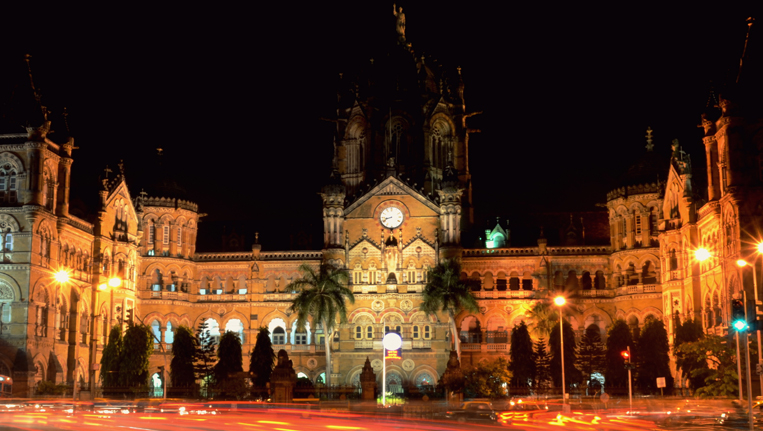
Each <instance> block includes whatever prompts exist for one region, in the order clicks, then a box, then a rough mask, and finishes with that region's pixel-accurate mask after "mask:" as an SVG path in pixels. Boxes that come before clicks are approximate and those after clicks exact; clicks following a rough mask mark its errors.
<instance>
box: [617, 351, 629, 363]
mask: <svg viewBox="0 0 763 431" xmlns="http://www.w3.org/2000/svg"><path fill="white" fill-rule="evenodd" d="M620 355H622V357H623V359H625V363H626V364H627V363H629V362H630V361H631V354H630V353H628V351H627V350H623V351H622V352H620Z"/></svg>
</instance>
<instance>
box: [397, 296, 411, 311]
mask: <svg viewBox="0 0 763 431" xmlns="http://www.w3.org/2000/svg"><path fill="white" fill-rule="evenodd" d="M400 309H402V310H403V311H411V310H412V309H413V302H411V300H410V299H403V300H402V301H400Z"/></svg>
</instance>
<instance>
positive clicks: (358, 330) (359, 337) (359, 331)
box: [355, 325, 363, 340]
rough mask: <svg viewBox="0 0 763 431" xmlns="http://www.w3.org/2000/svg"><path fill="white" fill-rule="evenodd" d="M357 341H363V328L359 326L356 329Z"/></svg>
mask: <svg viewBox="0 0 763 431" xmlns="http://www.w3.org/2000/svg"><path fill="white" fill-rule="evenodd" d="M355 339H356V340H362V339H363V327H362V326H360V325H357V326H356V327H355Z"/></svg>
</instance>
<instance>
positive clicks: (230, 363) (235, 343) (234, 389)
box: [212, 331, 246, 399]
mask: <svg viewBox="0 0 763 431" xmlns="http://www.w3.org/2000/svg"><path fill="white" fill-rule="evenodd" d="M217 357H218V358H219V359H218V361H217V363H216V364H215V365H214V367H212V372H213V375H214V382H215V391H216V392H217V395H216V397H215V398H216V399H218V397H219V398H221V399H230V398H239V397H242V396H244V394H245V393H246V383H245V380H244V378H242V377H241V376H240V373H241V372H242V371H244V368H243V366H242V354H241V339H240V338H239V337H238V334H236V333H235V332H232V331H226V332H225V333H224V334H223V335H222V337H220V345H219V347H218V349H217Z"/></svg>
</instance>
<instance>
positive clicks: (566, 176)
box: [0, 1, 763, 238]
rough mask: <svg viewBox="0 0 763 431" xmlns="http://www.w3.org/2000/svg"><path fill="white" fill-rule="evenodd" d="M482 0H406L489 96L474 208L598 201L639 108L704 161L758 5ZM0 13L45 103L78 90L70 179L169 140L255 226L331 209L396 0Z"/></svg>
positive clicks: (209, 199) (621, 163)
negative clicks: (345, 110)
mask: <svg viewBox="0 0 763 431" xmlns="http://www.w3.org/2000/svg"><path fill="white" fill-rule="evenodd" d="M471 3H476V2H469V4H466V3H464V4H461V5H460V6H458V7H446V3H443V2H434V1H417V2H407V3H402V5H403V7H404V11H405V13H406V18H407V36H408V40H409V41H410V42H411V43H412V44H413V48H414V49H415V50H417V51H418V52H422V51H423V52H427V53H431V54H433V55H435V56H436V57H438V58H440V60H441V62H442V63H443V64H446V65H451V66H457V65H458V66H462V68H463V76H464V80H465V84H466V98H467V109H468V110H472V111H483V112H484V114H482V115H481V116H477V117H474V118H473V122H472V123H471V124H472V127H478V128H480V129H481V130H482V133H481V134H478V135H474V136H473V138H472V140H471V144H470V145H471V147H470V157H471V170H472V174H473V184H474V192H475V195H474V199H475V206H476V207H477V208H478V214H477V218H478V219H480V218H481V219H484V218H486V217H491V218H492V217H494V216H496V215H502V216H506V215H511V214H513V213H516V212H520V211H530V210H532V211H539V210H544V211H545V210H553V211H579V210H588V209H592V208H594V204H595V203H603V202H604V201H605V199H606V192H607V191H609V190H610V189H611V188H612V185H613V184H614V183H615V181H616V179H617V178H618V177H619V175H620V174H621V173H622V172H623V171H624V170H625V169H626V168H627V167H628V165H629V164H630V163H631V162H632V161H633V160H635V159H636V158H638V156H639V155H641V154H642V152H643V151H645V150H644V144H645V142H644V137H643V136H644V134H645V129H646V128H647V126H651V127H652V128H653V129H654V136H655V144H656V146H657V147H658V148H663V149H665V148H667V147H669V143H670V141H671V140H672V139H673V138H678V139H679V140H680V142H681V144H682V146H683V147H684V149H685V150H687V151H689V152H690V153H691V155H692V159H693V161H694V166H695V168H694V169H695V174H696V175H698V176H700V175H702V174H703V171H704V168H703V164H704V157H703V156H704V155H703V153H704V150H703V147H702V144H701V135H700V131H699V129H698V128H697V125H698V124H699V114H700V113H701V111H702V109H703V108H704V106H705V102H706V101H707V98H708V89H709V82H710V80H711V79H716V80H718V79H719V78H721V77H722V76H724V74H728V73H732V74H733V72H734V71H735V67H736V66H737V64H738V58H739V56H740V54H741V51H742V47H743V43H744V36H745V31H746V26H745V21H744V20H745V19H746V18H747V17H748V16H749V15H751V14H752V11H750V10H744V9H742V8H736V9H734V7H733V6H726V5H724V6H723V8H715V9H712V10H710V9H702V8H701V7H699V6H692V7H691V8H686V9H676V8H670V9H668V8H647V7H646V6H645V3H633V4H630V5H629V4H627V3H621V4H617V5H616V6H615V5H613V4H610V5H609V6H608V8H602V7H593V6H585V5H581V4H580V2H575V3H570V4H568V5H567V6H563V7H551V6H550V5H549V4H547V3H545V2H526V3H537V5H530V4H524V5H521V6H517V4H518V3H517V2H504V3H505V4H503V5H501V6H498V7H496V6H495V5H493V4H492V3H494V2H490V3H488V2H484V3H482V4H471ZM0 8H2V7H0ZM1 12H3V11H2V10H0V13H1ZM5 12H6V13H1V14H2V15H3V16H5V17H10V16H15V17H16V21H15V22H14V23H13V24H12V25H11V26H10V27H8V26H6V27H4V29H3V30H2V31H3V33H2V35H3V41H2V46H3V48H2V51H0V52H2V61H3V64H4V65H14V64H21V65H22V66H23V64H22V63H21V62H22V56H23V54H25V53H30V54H32V55H33V71H34V77H35V81H36V83H37V85H38V87H40V88H41V89H42V92H43V97H44V102H45V103H46V104H47V105H48V106H49V107H50V108H51V109H52V110H54V111H56V110H58V111H60V110H61V109H62V107H63V106H66V107H67V108H68V111H69V114H70V115H69V124H70V128H71V132H72V134H73V135H74V136H75V139H76V142H77V144H78V146H79V147H80V149H79V150H76V152H75V155H74V157H75V161H74V165H73V182H74V189H73V195H74V197H76V198H79V199H82V200H83V201H85V202H90V201H92V200H93V199H94V198H95V197H96V196H97V179H98V176H99V175H100V173H101V171H102V169H103V167H104V166H106V165H107V164H109V165H111V166H112V167H114V165H115V164H116V163H117V162H118V161H119V160H120V159H124V160H125V165H126V170H127V179H128V184H130V185H131V186H133V188H137V187H139V186H140V183H142V182H143V181H149V180H150V179H151V178H153V177H154V176H155V175H156V173H155V172H152V171H151V169H150V166H151V163H150V162H151V161H152V160H153V158H154V154H155V150H154V149H155V148H156V147H162V148H163V149H164V153H165V156H164V157H165V165H167V164H169V165H172V167H173V168H174V169H176V170H177V171H178V172H179V174H177V178H178V180H179V182H180V183H181V184H183V185H184V186H185V187H186V188H187V189H188V190H189V192H191V193H192V194H193V195H195V196H197V197H196V198H195V200H196V201H197V202H198V203H199V204H200V210H201V211H202V212H205V213H208V214H209V216H208V217H207V221H209V222H215V221H220V222H222V221H224V220H237V221H239V222H241V223H245V224H247V225H249V227H250V228H252V229H255V230H259V231H260V232H261V234H260V235H261V237H263V238H267V237H268V236H271V237H272V236H280V235H287V234H288V233H287V232H286V231H285V229H288V224H297V223H303V222H301V220H309V221H313V222H315V223H318V224H319V223H320V199H319V197H318V196H317V194H316V193H317V192H318V191H319V189H320V185H321V183H322V182H323V180H324V178H325V177H326V176H327V175H328V173H329V168H330V161H331V153H332V139H333V129H332V125H331V124H330V123H326V122H324V121H321V120H320V118H322V117H327V116H330V115H331V113H332V110H333V109H334V102H335V100H336V93H335V88H334V82H335V80H336V76H337V74H338V73H339V72H341V71H342V70H343V69H344V68H346V67H347V65H348V64H354V63H356V62H358V61H368V59H369V58H371V57H373V56H374V54H375V53H376V52H378V50H379V47H380V46H383V45H384V44H391V43H394V42H393V40H392V37H391V34H392V29H393V17H392V4H391V3H390V2H386V1H381V2H380V1H370V2H357V1H355V2H349V1H339V2H313V3H310V4H308V5H297V4H294V3H287V2H273V3H271V4H267V5H262V4H260V3H256V6H247V7H237V6H236V7H234V6H221V5H218V4H216V3H204V4H203V5H202V6H194V5H192V4H191V3H178V4H176V5H174V6H173V7H162V6H159V7H152V8H151V9H147V8H137V7H134V6H132V5H131V4H130V3H118V5H117V4H113V5H108V6H105V7H102V8H101V9H90V8H87V9H86V8H80V9H78V8H71V7H62V8H60V9H46V10H44V11H40V10H36V11H23V12H21V11H12V12H11V11H5ZM761 17H763V15H761ZM761 19H763V18H761ZM759 25H763V22H761V23H760V24H759ZM761 35H763V32H761ZM14 68H15V69H14ZM16 69H18V66H13V67H10V66H9V67H6V68H4V70H3V72H2V73H3V76H2V77H3V79H10V78H9V77H8V76H10V75H12V73H11V71H14V70H16ZM21 70H22V71H23V67H22V68H21ZM21 78H23V75H22V76H21ZM16 79H17V78H16ZM53 139H55V135H53ZM665 163H666V165H667V163H668V160H667V159H666V160H665ZM138 191H139V190H134V191H133V193H134V194H135V193H137V192H138ZM203 226H204V225H202V229H204V227H203ZM273 226H279V227H277V228H273Z"/></svg>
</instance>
